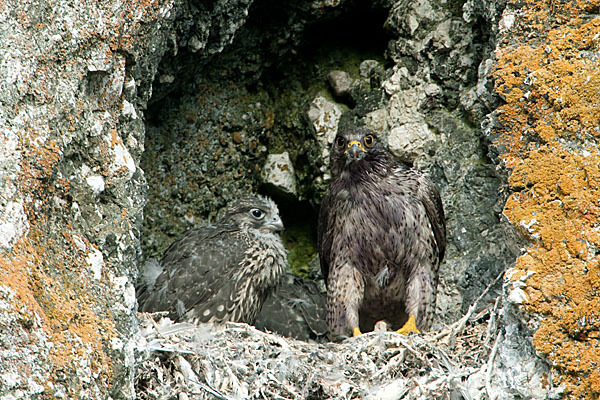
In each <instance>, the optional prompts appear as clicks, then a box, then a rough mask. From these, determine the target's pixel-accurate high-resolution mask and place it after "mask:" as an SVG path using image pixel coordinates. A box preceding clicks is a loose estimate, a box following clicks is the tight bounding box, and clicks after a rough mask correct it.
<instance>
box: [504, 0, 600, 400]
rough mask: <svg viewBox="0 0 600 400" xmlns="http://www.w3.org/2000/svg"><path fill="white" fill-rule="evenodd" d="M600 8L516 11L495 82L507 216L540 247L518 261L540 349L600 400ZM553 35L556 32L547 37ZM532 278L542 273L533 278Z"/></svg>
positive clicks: (583, 392)
mask: <svg viewBox="0 0 600 400" xmlns="http://www.w3.org/2000/svg"><path fill="white" fill-rule="evenodd" d="M599 6H600V2H599V1H569V2H560V1H559V2H552V6H551V7H549V6H548V3H547V2H546V1H533V0H528V1H524V2H523V1H520V2H509V4H508V7H507V10H506V11H505V13H507V12H511V13H512V15H515V16H516V18H515V23H514V25H512V27H511V28H510V29H509V30H507V31H505V32H504V33H503V34H504V38H502V40H500V41H499V45H498V50H497V58H498V60H497V65H496V71H495V72H494V77H495V80H496V91H497V93H498V94H500V95H501V96H502V97H503V98H504V99H505V100H506V104H504V105H503V106H501V107H500V108H499V110H498V116H499V125H498V127H497V134H498V140H497V144H499V145H502V146H503V149H505V152H504V154H501V155H500V157H501V158H502V159H503V160H504V162H505V165H506V166H507V167H508V168H510V169H512V172H511V175H510V178H509V185H510V188H511V192H512V195H511V196H510V197H509V199H508V201H507V202H506V205H505V208H504V214H505V215H506V217H507V218H508V219H509V221H510V222H511V223H513V224H514V225H515V226H517V227H518V228H519V229H520V230H521V231H522V232H523V233H524V234H526V235H527V236H529V237H530V238H531V239H532V244H531V245H530V247H529V248H528V249H527V251H526V253H525V254H524V255H522V256H521V257H520V258H519V259H518V260H517V262H516V267H515V269H516V270H517V271H520V272H518V273H517V274H516V276H520V277H522V276H529V278H528V279H527V280H526V284H527V287H526V289H525V291H526V293H527V303H526V304H523V307H524V308H525V309H526V310H527V311H528V312H530V313H531V314H533V315H537V316H541V318H539V320H540V322H539V327H538V329H537V331H536V332H535V334H534V346H535V348H536V350H537V351H538V352H539V353H542V354H544V355H545V356H546V357H547V358H548V360H549V361H550V363H551V365H552V367H553V368H554V371H555V373H556V379H555V384H557V385H564V387H565V393H566V394H567V395H568V396H569V397H572V398H582V399H595V398H598V396H600V373H599V370H600V314H599V313H598V310H600V267H599V262H600V258H599V255H600V222H599V221H600V149H599V147H598V144H597V140H598V137H599V136H600V131H599V126H600V109H599V107H598V106H599V105H600V66H599V63H598V60H597V56H596V55H597V54H598V52H599V51H600V18H597V17H596V18H594V16H593V15H589V13H590V12H591V11H593V10H597V9H598V7H599ZM548 27H550V29H548ZM528 272H535V273H533V274H528Z"/></svg>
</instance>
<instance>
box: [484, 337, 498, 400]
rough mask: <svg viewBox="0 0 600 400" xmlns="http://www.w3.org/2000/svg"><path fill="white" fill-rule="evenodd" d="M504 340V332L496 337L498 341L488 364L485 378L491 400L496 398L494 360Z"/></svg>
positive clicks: (495, 342)
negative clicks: (493, 385)
mask: <svg viewBox="0 0 600 400" xmlns="http://www.w3.org/2000/svg"><path fill="white" fill-rule="evenodd" d="M501 338H502V331H500V332H498V336H496V340H495V341H494V347H492V352H491V353H490V358H489V359H488V362H487V367H486V369H487V371H486V377H485V390H486V392H487V394H488V398H489V399H490V400H494V399H495V398H496V397H495V396H493V397H492V371H493V370H494V358H496V353H497V352H498V346H499V344H500V340H501Z"/></svg>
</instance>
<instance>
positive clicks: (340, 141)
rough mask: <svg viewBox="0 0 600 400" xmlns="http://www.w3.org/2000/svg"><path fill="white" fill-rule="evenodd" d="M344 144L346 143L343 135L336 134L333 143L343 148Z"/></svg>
mask: <svg viewBox="0 0 600 400" xmlns="http://www.w3.org/2000/svg"><path fill="white" fill-rule="evenodd" d="M345 144H346V140H345V139H344V138H343V137H341V136H338V137H336V138H335V145H336V146H337V147H339V148H343V147H344V145H345Z"/></svg>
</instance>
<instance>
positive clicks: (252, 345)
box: [136, 300, 499, 400]
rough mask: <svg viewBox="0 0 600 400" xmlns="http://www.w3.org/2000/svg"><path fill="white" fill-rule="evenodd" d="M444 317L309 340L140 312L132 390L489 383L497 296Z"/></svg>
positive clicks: (322, 390) (442, 394)
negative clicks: (452, 318) (432, 323)
mask: <svg viewBox="0 0 600 400" xmlns="http://www.w3.org/2000/svg"><path fill="white" fill-rule="evenodd" d="M474 309H475V305H474V306H472V307H471V309H470V310H469V312H468V313H467V314H466V315H465V316H464V317H463V318H461V319H460V320H459V321H457V322H456V323H454V324H452V325H451V326H449V327H447V328H445V329H442V330H439V331H433V332H428V333H425V334H418V335H411V336H403V335H400V334H397V333H395V332H370V333H366V334H363V335H360V336H358V337H356V338H351V339H348V340H346V341H344V342H342V343H325V344H319V343H308V342H303V341H299V340H295V339H290V338H284V337H281V336H278V335H275V334H270V333H265V332H262V331H259V330H257V329H255V328H254V327H252V326H249V325H246V324H239V323H226V324H223V325H201V326H194V325H190V324H185V323H173V322H172V321H170V320H169V319H168V318H164V317H163V314H161V313H154V314H145V313H140V314H139V318H140V338H139V342H138V344H139V346H138V348H139V350H141V352H142V354H141V356H140V358H141V359H142V360H141V362H140V363H139V365H138V371H137V376H136V389H137V394H138V398H139V399H178V400H186V399H313V400H317V399H423V398H427V399H461V398H465V399H472V398H479V396H480V395H481V394H482V392H485V391H486V387H487V389H488V392H489V387H490V383H489V380H490V378H489V377H490V376H491V369H492V366H493V358H494V356H495V352H496V351H495V350H496V346H495V343H496V342H497V340H496V339H497V338H498V331H499V329H498V325H497V315H498V300H497V301H496V304H495V305H491V306H488V307H487V308H485V309H484V310H483V311H481V312H480V313H478V314H477V315H474Z"/></svg>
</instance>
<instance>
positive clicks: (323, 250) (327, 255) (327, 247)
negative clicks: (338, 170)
mask: <svg viewBox="0 0 600 400" xmlns="http://www.w3.org/2000/svg"><path fill="white" fill-rule="evenodd" d="M330 209H331V187H329V188H328V189H327V191H326V192H325V195H324V196H323V200H322V201H321V208H320V209H319V227H318V231H317V243H318V246H319V249H318V250H319V262H320V263H321V272H322V273H323V279H324V280H325V284H327V278H328V276H329V264H330V262H331V246H332V242H333V236H332V235H331V232H328V231H327V227H328V226H331V224H330V223H329V215H330Z"/></svg>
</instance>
